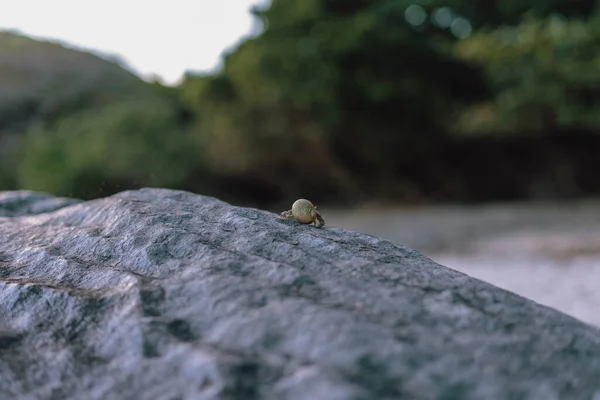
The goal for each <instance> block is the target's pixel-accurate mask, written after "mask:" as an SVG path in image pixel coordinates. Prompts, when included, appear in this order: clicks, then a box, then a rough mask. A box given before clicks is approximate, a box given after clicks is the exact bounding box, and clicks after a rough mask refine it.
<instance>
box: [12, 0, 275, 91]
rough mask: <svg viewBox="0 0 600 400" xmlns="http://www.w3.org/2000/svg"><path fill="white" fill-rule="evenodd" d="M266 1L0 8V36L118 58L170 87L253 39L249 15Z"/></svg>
mask: <svg viewBox="0 0 600 400" xmlns="http://www.w3.org/2000/svg"><path fill="white" fill-rule="evenodd" d="M267 3H268V0H166V1H165V0H154V1H147V0H146V1H142V0H103V1H89V0H88V1H82V0H52V1H50V0H18V1H16V0H0V10H1V11H0V29H13V30H17V31H20V32H21V33H23V34H26V35H29V36H33V37H38V38H44V39H57V40H60V41H64V42H67V43H69V44H72V45H75V46H77V47H80V48H85V49H90V50H98V51H101V52H103V53H108V54H114V55H118V56H120V57H121V58H123V59H124V60H125V62H126V63H127V64H128V66H130V67H131V68H133V69H134V70H135V71H137V72H138V73H139V74H140V75H142V76H145V77H149V76H152V75H158V76H160V77H161V78H162V79H163V80H164V82H165V83H171V84H174V83H176V82H177V81H178V80H179V79H180V78H181V76H182V75H183V73H184V72H185V71H186V70H199V71H206V70H211V69H214V68H215V67H217V66H218V64H219V62H220V56H221V54H222V52H223V51H224V50H226V49H228V48H230V47H232V46H234V45H235V44H236V43H237V42H238V41H239V40H240V39H241V38H242V37H244V36H245V35H248V34H250V33H251V32H254V31H256V29H257V28H258V26H257V25H256V23H255V21H254V19H253V17H252V16H251V15H250V7H251V6H253V5H256V4H261V5H264V4H267Z"/></svg>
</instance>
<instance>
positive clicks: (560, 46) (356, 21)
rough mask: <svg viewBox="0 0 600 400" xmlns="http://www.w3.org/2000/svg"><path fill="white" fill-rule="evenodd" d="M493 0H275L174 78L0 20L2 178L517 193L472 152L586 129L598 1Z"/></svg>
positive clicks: (319, 196)
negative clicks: (221, 50)
mask: <svg viewBox="0 0 600 400" xmlns="http://www.w3.org/2000/svg"><path fill="white" fill-rule="evenodd" d="M496 3H497V2H496ZM501 3H502V4H501V5H494V4H495V3H494V2H480V3H477V4H475V3H473V2H466V1H460V0H450V1H443V2H442V1H440V0H430V1H427V2H422V3H421V4H420V5H419V2H417V1H413V0H411V1H404V0H401V1H390V0H347V1H334V0H287V1H282V0H273V1H272V4H271V6H270V7H269V8H268V9H266V10H256V11H255V15H256V17H257V18H260V19H261V20H262V21H263V22H264V24H265V27H266V29H265V31H264V32H262V33H261V34H260V35H258V36H256V37H253V38H249V39H247V40H246V41H245V42H243V43H242V44H241V45H239V46H238V47H237V48H236V49H234V50H233V51H232V52H231V53H230V54H227V55H226V56H225V59H224V63H223V68H222V69H221V70H220V71H218V72H217V73H215V74H205V75H191V74H190V75H188V76H187V77H186V79H185V80H184V82H183V83H182V84H181V85H180V86H179V87H176V88H168V87H163V86H161V85H160V84H149V83H146V82H144V81H142V80H140V79H139V78H137V77H135V76H134V75H133V74H132V73H130V72H129V71H127V69H126V68H124V67H122V66H120V65H119V64H117V63H114V62H111V61H107V60H105V59H102V58H99V57H97V56H95V55H93V54H89V53H85V52H80V51H75V50H72V49H67V48H64V47H61V46H59V45H57V44H52V43H46V42H39V41H35V40H32V39H28V38H25V37H22V36H19V35H15V34H11V33H0V55H1V56H0V88H2V90H1V91H0V168H1V169H0V189H14V188H18V187H21V188H27V189H34V190H43V191H48V192H52V193H55V194H59V195H69V196H76V197H82V198H93V197H97V196H104V195H108V194H111V193H114V192H116V191H120V190H124V189H127V188H134V187H141V186H160V187H170V188H178V189H186V190H191V191H196V192H202V193H205V194H210V195H218V196H220V197H223V198H225V199H228V200H233V201H238V202H250V203H254V204H260V205H266V203H272V202H277V201H281V200H284V201H285V200H289V199H290V198H295V197H308V198H311V199H313V200H315V201H324V200H331V201H346V200H348V199H352V200H361V199H368V198H370V199H372V198H380V199H391V200H407V199H420V200H424V199H443V200H448V199H452V200H469V199H473V198H476V197H477V196H475V195H474V194H473V193H477V192H480V193H486V194H485V196H488V195H487V193H489V196H488V197H487V198H499V197H503V196H504V197H518V196H521V195H523V196H526V195H527V193H529V192H531V190H528V189H523V187H524V186H527V185H533V184H534V183H535V182H533V183H532V182H528V181H523V180H522V179H521V180H519V179H520V178H519V179H517V178H515V176H517V177H518V175H515V176H513V175H510V176H509V175H506V176H504V175H503V174H508V173H509V172H507V171H509V170H508V169H506V170H505V169H501V168H498V169H489V168H488V169H484V170H485V171H486V174H487V175H486V176H484V177H480V176H476V175H477V174H478V173H482V172H480V170H481V168H479V167H480V165H479V164H482V163H485V162H486V160H491V159H493V160H495V161H494V163H495V164H497V165H509V164H510V163H511V160H510V157H511V154H505V155H504V154H503V153H502V152H503V151H504V149H505V146H508V145H510V146H513V144H514V143H515V142H514V140H521V141H522V142H523V144H522V145H521V144H516V145H514V146H517V148H520V149H521V148H525V147H518V146H539V143H538V142H535V143H533V142H531V143H532V144H527V143H530V142H527V141H528V140H529V139H530V138H531V137H535V138H538V139H539V138H547V142H548V143H550V142H551V141H552V140H554V139H552V138H553V137H554V135H555V134H557V132H565V131H573V130H577V129H582V128H585V129H587V130H590V131H593V132H595V130H597V129H598V127H599V126H600V117H598V115H600V113H599V112H598V111H597V108H598V106H597V105H596V104H598V103H597V102H596V98H598V97H599V95H600V78H599V77H598V74H597V73H596V69H597V67H598V65H599V63H600V56H599V54H598V53H597V51H596V47H597V46H596V44H597V43H598V42H599V41H600V28H599V27H600V21H599V20H598V19H599V18H600V14H598V13H595V12H594V10H595V5H596V4H595V2H594V1H589V0H578V1H574V2H573V1H571V2H565V1H559V0H554V1H539V0H528V1H517V0H514V1H506V2H504V1H503V2H501ZM411 7H412V8H411ZM411 10H412V12H414V13H413V14H414V15H413V16H412V17H411V16H410V15H409V14H408V13H409V11H411ZM438 17H439V18H438ZM407 20H408V22H407ZM432 21H433V22H432ZM452 21H454V22H452ZM409 22H412V23H413V25H411V23H409ZM453 24H454V25H453ZM456 24H459V25H460V24H462V25H460V27H462V30H461V31H459V30H458V28H456V29H454V28H455V27H456V26H455V25H456ZM532 135H533V136H532ZM574 135H575V133H572V134H571V136H574ZM594 135H595V137H598V135H596V134H595V133H594ZM485 140H489V141H488V142H486V141H485ZM536 140H537V139H536ZM543 140H546V139H543ZM561 140H562V139H561ZM519 143H520V142H519ZM559 147H562V148H565V149H566V148H568V146H559ZM580 147H582V148H585V147H586V145H585V144H582V145H580ZM482 149H485V151H482ZM490 149H491V150H490ZM493 149H498V150H497V151H496V150H493ZM494 151H496V152H495V153H494ZM552 151H553V152H554V153H552V154H555V153H556V152H555V150H552ZM490 152H491V153H490ZM530 153H531V149H529V148H527V150H526V151H521V154H530ZM531 154H532V153H531ZM554 156H556V157H558V158H560V159H561V160H563V161H564V159H567V158H568V159H569V160H571V161H569V162H573V163H576V162H578V161H577V160H578V157H574V156H573V155H572V154H571V155H568V157H567V156H565V155H564V154H559V155H553V156H552V157H554ZM540 157H541V158H542V159H544V156H540ZM467 160H472V163H471V164H469V162H467ZM587 160H588V161H589V159H587ZM586 162H587V161H586ZM473 163H478V165H474V164H473ZM523 165H524V166H527V162H526V161H523ZM571 167H572V168H571V169H573V170H574V171H579V170H587V169H589V168H590V167H589V165H587V164H586V167H585V168H582V167H580V166H577V165H574V164H573V165H572V166H571ZM519 171H521V170H519ZM525 172H527V171H524V172H523V174H525ZM513 173H515V174H516V172H514V171H512V170H511V171H510V174H513ZM491 175H493V176H494V179H495V182H496V183H497V184H496V186H494V187H493V188H491V187H490V184H489V183H488V182H489V177H490V176H491ZM525 175H526V174H525ZM569 179H570V180H569V182H571V183H570V185H571V186H570V187H573V185H575V186H577V185H576V182H577V179H578V178H577V177H575V178H569ZM517 180H519V181H518V182H517ZM547 180H548V179H547ZM550 181H551V179H550ZM573 182H575V183H573ZM501 184H502V185H504V186H502V187H500V186H498V185H501ZM545 185H546V184H545ZM547 186H548V185H546V186H544V187H545V188H546V187H547ZM579 186H581V185H579ZM580 189H581V187H580ZM545 190H546V189H545ZM581 190H582V191H583V192H585V193H587V194H589V193H595V192H600V188H598V187H595V186H594V185H588V186H586V187H585V190H583V189H581ZM560 191H561V189H560V188H559V187H558V186H557V187H556V188H555V190H552V189H547V190H546V192H544V193H549V195H553V194H560V193H561V192H560ZM575 191H576V190H575ZM578 193H579V192H578ZM585 193H584V194H585ZM482 196H483V195H482ZM485 196H483V197H485ZM494 196H495V197H494Z"/></svg>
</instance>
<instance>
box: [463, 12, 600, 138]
mask: <svg viewBox="0 0 600 400" xmlns="http://www.w3.org/2000/svg"><path fill="white" fill-rule="evenodd" d="M598 22H599V16H596V17H594V18H592V19H590V20H589V21H584V20H578V19H566V18H564V17H561V16H558V15H554V16H550V17H548V18H546V19H540V18H537V17H535V16H532V15H528V16H527V17H526V18H524V20H523V22H522V23H521V24H520V25H518V26H514V27H503V28H500V29H497V30H487V31H481V32H479V33H476V34H474V35H473V36H472V37H470V38H468V39H466V40H463V41H461V42H459V43H457V45H456V52H457V54H458V55H459V56H460V57H461V58H462V59H464V60H465V61H468V62H476V63H478V64H480V65H481V66H483V67H484V69H485V72H486V77H487V80H488V81H489V83H490V84H491V86H492V87H493V90H494V93H495V95H494V98H493V100H492V101H490V102H484V103H481V104H477V105H475V106H473V107H472V108H469V109H467V110H466V111H465V112H464V113H463V116H462V118H461V119H460V121H459V123H458V125H457V127H456V129H457V131H458V132H461V133H463V134H473V133H488V134H491V133H502V134H510V133H521V132H524V131H525V132H551V131H553V130H556V129H562V128H569V127H574V126H579V127H598V126H600V112H599V110H598V106H597V105H596V104H597V101H596V100H597V99H600V75H598V73H597V69H598V66H599V65H600V53H598V51H597V48H598V45H599V44H600V28H599V25H598Z"/></svg>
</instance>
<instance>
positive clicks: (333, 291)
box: [0, 189, 600, 400]
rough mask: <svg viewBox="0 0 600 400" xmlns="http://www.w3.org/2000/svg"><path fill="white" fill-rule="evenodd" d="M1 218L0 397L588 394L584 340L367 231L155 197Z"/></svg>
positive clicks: (66, 204)
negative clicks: (300, 222)
mask: <svg viewBox="0 0 600 400" xmlns="http://www.w3.org/2000/svg"><path fill="white" fill-rule="evenodd" d="M16 199H20V200H19V201H20V202H21V203H22V205H25V204H26V206H19V204H18V203H19V201H17V200H16ZM38 202H42V203H39V204H38V205H37V206H36V204H37V203H38ZM40 204H42V205H40ZM7 207H8V208H10V210H7ZM43 210H46V211H48V212H41V211H43ZM36 212H41V213H37V214H36V215H27V214H29V213H36ZM322 212H323V214H324V217H325V219H327V210H322ZM0 213H1V215H4V216H3V217H0V398H2V399H86V400H93V399H136V400H137V399H152V400H157V399H165V400H174V399H217V398H218V399H248V400H252V399H277V400H286V399H302V400H305V399H306V400H337V399H340V400H342V399H343V400H346V399H348V400H351V399H356V400H358V399H363V400H370V399H440V400H441V399H493V400H502V399H539V400H552V399H569V400H577V399H582V400H583V399H585V400H591V399H594V400H597V399H599V398H600V331H599V330H598V329H596V328H594V327H591V326H588V325H585V324H583V323H581V322H579V321H577V320H575V319H574V318H571V317H569V316H567V315H564V314H561V313H559V312H557V311H555V310H552V309H549V308H546V307H543V306H541V305H538V304H536V303H534V302H532V301H529V300H527V299H524V298H522V297H519V296H517V295H515V294H512V293H509V292H506V291H504V290H500V289H498V288H496V287H493V286H491V285H489V284H486V283H484V282H481V281H478V280H475V279H472V278H470V277H468V276H466V275H463V274H461V273H459V272H456V271H453V270H451V269H448V268H446V267H443V266H440V265H438V264H436V263H434V262H432V261H431V260H429V259H428V258H426V257H424V256H422V255H421V254H419V253H417V252H415V251H414V250H411V249H408V248H405V247H399V246H395V245H393V244H392V243H390V242H388V241H385V240H382V239H378V238H376V237H372V236H367V235H364V234H360V233H355V232H349V231H343V230H340V229H336V228H332V227H328V226H326V227H325V228H323V229H317V228H314V227H311V226H301V225H299V224H297V223H296V222H294V221H288V220H281V219H279V218H278V216H277V215H276V214H273V213H269V212H265V211H261V210H256V209H248V208H239V207H234V206H231V205H229V204H227V203H224V202H221V201H219V200H217V199H214V198H209V197H204V196H199V195H194V194H191V193H187V192H179V191H169V190H160V189H143V190H138V191H129V192H123V193H120V194H117V195H115V196H112V197H108V198H105V199H99V200H94V201H89V202H76V201H72V200H67V199H55V200H49V198H48V197H45V196H43V195H39V194H35V193H31V192H18V193H14V192H13V193H5V194H2V195H1V196H0ZM19 215H20V216H19Z"/></svg>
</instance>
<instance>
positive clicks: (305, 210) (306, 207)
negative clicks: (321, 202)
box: [292, 199, 317, 224]
mask: <svg viewBox="0 0 600 400" xmlns="http://www.w3.org/2000/svg"><path fill="white" fill-rule="evenodd" d="M292 216H293V217H294V218H295V219H296V221H298V222H300V223H301V224H310V223H312V222H314V221H315V220H316V219H317V207H315V205H314V204H313V203H311V202H310V201H308V200H306V199H298V200H296V201H295V202H294V204H292Z"/></svg>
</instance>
